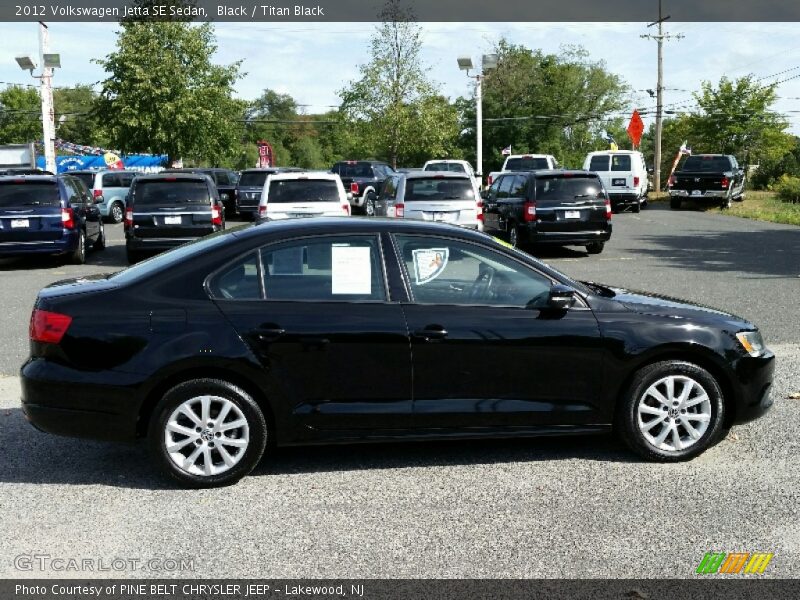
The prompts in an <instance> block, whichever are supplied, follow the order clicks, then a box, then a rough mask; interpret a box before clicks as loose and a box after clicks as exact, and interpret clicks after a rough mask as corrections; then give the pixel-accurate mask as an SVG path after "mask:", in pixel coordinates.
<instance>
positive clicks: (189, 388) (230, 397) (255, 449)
mask: <svg viewBox="0 0 800 600" xmlns="http://www.w3.org/2000/svg"><path fill="white" fill-rule="evenodd" d="M200 396H213V397H216V398H219V399H222V400H225V401H228V402H229V403H232V404H233V405H234V406H235V407H236V408H237V409H238V410H239V411H240V413H241V415H242V416H243V417H244V420H245V421H246V428H247V434H248V437H249V439H248V443H247V446H246V448H244V450H241V452H242V455H241V456H238V455H234V458H236V460H237V461H238V462H236V463H235V464H234V465H233V466H232V467H229V468H228V470H226V471H224V472H222V473H219V474H215V475H198V474H193V473H190V472H188V471H186V470H184V469H183V468H181V467H180V466H178V465H177V464H176V463H175V462H174V460H173V459H172V458H170V453H169V452H168V451H167V446H166V439H165V437H166V432H167V429H166V427H167V423H168V421H169V418H170V416H171V415H172V414H173V412H174V411H175V410H176V409H177V408H178V407H179V406H180V405H181V404H183V403H184V402H186V401H187V400H191V399H192V398H197V397H200ZM211 406H212V409H213V407H214V404H213V403H212V405H211ZM229 414H230V413H229ZM216 416H217V415H214V414H213V413H211V416H210V419H211V422H213V419H214V418H216ZM187 421H188V419H187ZM206 434H208V441H205V438H203V436H204V435H206ZM215 435H216V434H214V433H213V428H211V427H208V428H206V429H204V430H203V434H200V435H199V437H198V438H197V440H195V441H194V442H191V443H189V444H187V445H186V446H184V448H185V450H184V451H185V452H186V453H191V451H192V450H194V449H198V446H199V447H202V448H203V452H204V453H206V451H207V452H208V454H206V456H211V457H212V460H216V459H219V460H221V456H222V455H220V454H217V455H216V459H214V453H215V452H218V451H217V450H214V449H213V447H214V441H215V440H218V439H219V435H216V437H215ZM267 435H268V432H267V422H266V420H265V419H264V413H263V412H262V411H261V408H260V407H259V406H258V404H257V403H256V401H255V400H253V398H252V397H251V396H250V395H249V394H248V393H247V392H245V391H244V390H242V389H241V388H239V387H237V386H235V385H233V384H231V383H228V382H227V381H223V380H220V379H193V380H191V381H186V382H184V383H181V384H178V385H176V386H175V387H173V388H172V389H170V390H169V391H168V392H167V393H166V394H164V396H163V398H162V399H161V400H160V402H159V403H158V404H157V405H156V408H155V410H154V411H153V418H152V419H151V421H150V425H149V428H148V434H147V439H148V446H149V448H150V452H151V453H152V455H153V459H154V460H155V462H156V464H157V465H158V466H159V468H160V469H161V470H162V471H163V472H164V473H166V474H167V475H169V476H170V477H172V478H173V479H175V480H176V481H178V482H180V484H181V485H182V486H184V487H188V488H214V487H222V486H226V485H231V484H234V483H236V482H237V481H239V480H240V479H241V478H242V477H244V476H245V475H247V474H248V473H250V471H252V470H253V468H255V466H256V465H257V464H258V462H259V461H260V460H261V457H262V456H263V454H264V449H265V448H266V445H267ZM197 441H199V443H197ZM217 444H219V442H217ZM206 445H207V446H208V447H209V448H208V450H206V448H205V446H206ZM198 450H199V449H198ZM232 451H233V452H235V451H236V450H235V448H233V450H232ZM176 454H177V453H176ZM198 458H199V457H198ZM178 459H179V460H182V459H181V458H180V456H178ZM195 466H196V464H195ZM217 466H219V467H223V465H222V464H217Z"/></svg>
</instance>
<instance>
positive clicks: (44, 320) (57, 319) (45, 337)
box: [28, 308, 72, 344]
mask: <svg viewBox="0 0 800 600" xmlns="http://www.w3.org/2000/svg"><path fill="white" fill-rule="evenodd" d="M70 323H72V317H70V316H68V315H62V314H60V313H54V312H50V311H47V310H39V309H38V308H34V309H33V313H32V314H31V325H30V328H29V329H28V334H29V336H30V338H31V341H34V342H43V343H45V344H58V343H59V342H60V341H61V338H63V337H64V334H65V333H66V332H67V328H68V327H69V324H70Z"/></svg>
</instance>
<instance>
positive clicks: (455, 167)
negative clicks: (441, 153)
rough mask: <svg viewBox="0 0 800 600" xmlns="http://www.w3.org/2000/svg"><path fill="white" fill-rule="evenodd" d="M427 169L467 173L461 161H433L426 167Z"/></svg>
mask: <svg viewBox="0 0 800 600" xmlns="http://www.w3.org/2000/svg"><path fill="white" fill-rule="evenodd" d="M425 170H426V171H450V172H451V173H466V172H467V170H466V169H465V168H464V165H462V164H461V163H445V162H440V163H431V164H429V165H428V166H427V167H425Z"/></svg>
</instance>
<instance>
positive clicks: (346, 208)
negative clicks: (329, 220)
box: [342, 204, 350, 216]
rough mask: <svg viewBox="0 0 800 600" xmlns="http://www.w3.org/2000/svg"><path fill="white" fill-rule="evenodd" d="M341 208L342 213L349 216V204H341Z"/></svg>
mask: <svg viewBox="0 0 800 600" xmlns="http://www.w3.org/2000/svg"><path fill="white" fill-rule="evenodd" d="M342 210H343V211H344V214H346V215H347V216H350V205H349V204H342Z"/></svg>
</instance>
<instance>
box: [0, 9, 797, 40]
mask: <svg viewBox="0 0 800 600" xmlns="http://www.w3.org/2000/svg"><path fill="white" fill-rule="evenodd" d="M390 7H391V8H390ZM387 10H389V11H393V14H395V15H397V19H398V20H402V19H408V18H413V19H416V20H419V21H433V22H459V23H461V22H470V21H472V22H481V23H485V22H495V23H497V22H514V23H518V22H523V21H528V22H543V21H549V22H576V21H602V22H609V21H626V22H633V21H643V22H649V21H655V20H656V19H657V18H658V17H657V15H658V3H657V2H656V1H655V0H605V2H597V1H596V0H559V1H558V2H553V1H552V0H506V1H505V2H486V0H436V1H435V2H430V1H429V2H424V1H421V0H396V1H395V2H392V3H388V2H387V1H386V0H318V1H316V2H303V3H300V2H296V1H291V0H290V1H282V0H272V1H271V2H270V3H264V2H261V1H259V0H245V1H243V2H242V1H235V0H149V1H147V2H142V1H138V2H137V1H136V0H50V1H45V2H39V1H37V2H28V3H25V2H20V0H10V1H4V2H2V3H0V21H28V22H36V21H48V22H50V21H53V22H56V21H106V22H114V21H120V20H122V19H127V20H186V21H236V22H247V21H254V22H255V21H257V22H273V23H281V22H292V21H318V22H354V21H362V22H364V21H384V20H391V18H392V17H391V16H388V17H387ZM664 10H665V14H667V15H669V17H670V18H671V20H672V21H706V22H714V21H727V22H733V21H744V22H750V21H756V22H759V21H760V22H766V21H771V22H787V21H800V2H798V1H797V0H762V1H761V2H753V1H752V0H704V2H697V1H696V0H669V1H665V2H664ZM710 35H714V34H713V33H710ZM720 41H721V43H723V42H725V41H728V42H731V40H724V39H722V38H721V39H720Z"/></svg>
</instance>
